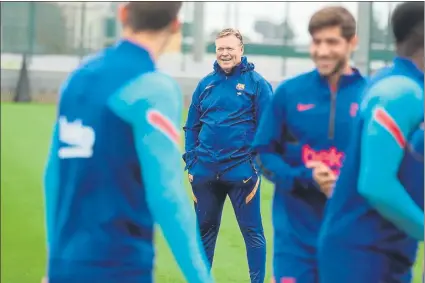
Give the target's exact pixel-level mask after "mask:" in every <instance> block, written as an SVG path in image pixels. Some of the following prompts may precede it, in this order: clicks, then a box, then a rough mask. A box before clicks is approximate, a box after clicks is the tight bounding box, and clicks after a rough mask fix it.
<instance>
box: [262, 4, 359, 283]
mask: <svg viewBox="0 0 425 283" xmlns="http://www.w3.org/2000/svg"><path fill="white" fill-rule="evenodd" d="M309 32H310V34H311V37H312V43H311V48H310V52H311V56H312V58H313V60H314V63H315V64H316V69H314V70H313V71H310V72H308V73H304V74H301V75H299V76H297V77H294V78H291V79H289V80H286V81H284V82H283V83H282V84H280V86H279V87H278V88H277V89H276V92H275V95H274V97H273V101H272V105H271V108H270V110H269V111H267V112H266V115H265V117H264V119H263V120H262V122H261V124H260V128H259V131H258V133H257V136H256V138H255V142H254V149H255V151H256V152H257V153H258V160H259V161H258V163H259V164H261V165H260V167H261V169H262V172H263V174H264V176H265V177H267V178H268V179H269V180H271V181H272V182H273V183H274V184H275V195H274V201H273V227H274V256H273V273H274V276H275V278H276V282H297V283H311V282H317V280H318V279H317V277H318V273H317V264H316V243H317V235H318V233H319V228H320V225H321V223H322V216H323V210H324V207H325V204H326V200H327V198H328V197H329V196H330V195H331V194H332V189H333V186H334V182H335V180H336V178H337V176H338V174H339V170H340V168H341V165H342V162H343V160H344V152H345V149H346V147H347V145H348V142H349V141H350V132H351V125H352V121H353V119H354V116H355V115H356V111H357V106H358V104H357V102H358V100H359V98H360V95H361V91H362V89H363V87H364V85H365V79H364V78H363V77H362V76H361V75H360V73H359V72H358V71H357V70H356V69H354V68H351V67H350V56H351V53H352V51H353V50H354V48H355V47H356V44H357V38H356V21H355V19H354V17H353V15H351V14H350V12H349V11H347V10H346V9H345V8H343V7H338V6H334V7H327V8H324V9H321V10H319V11H318V12H316V13H315V14H314V15H313V16H312V18H311V20H310V23H309Z"/></svg>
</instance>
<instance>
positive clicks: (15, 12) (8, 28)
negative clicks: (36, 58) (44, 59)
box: [1, 2, 68, 54]
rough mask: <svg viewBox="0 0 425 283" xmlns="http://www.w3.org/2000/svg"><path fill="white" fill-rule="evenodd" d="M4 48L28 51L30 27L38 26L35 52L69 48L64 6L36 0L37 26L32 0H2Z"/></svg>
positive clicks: (53, 52) (11, 50)
mask: <svg viewBox="0 0 425 283" xmlns="http://www.w3.org/2000/svg"><path fill="white" fill-rule="evenodd" d="M1 21H2V51H3V52H11V53H23V52H27V51H28V49H29V46H30V44H31V42H30V38H29V36H28V35H29V33H28V29H30V28H32V29H35V30H34V41H35V42H34V43H33V44H34V45H33V46H34V49H33V50H34V52H35V53H48V54H64V53H66V52H67V47H68V44H67V29H66V26H65V19H64V17H63V15H62V9H61V7H59V6H58V5H57V4H56V3H54V2H36V3H35V26H32V25H31V23H30V3H29V2H1Z"/></svg>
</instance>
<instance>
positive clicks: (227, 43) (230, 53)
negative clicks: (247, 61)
mask: <svg viewBox="0 0 425 283" xmlns="http://www.w3.org/2000/svg"><path fill="white" fill-rule="evenodd" d="M215 51H216V55H217V62H218V64H219V65H220V67H221V68H222V69H223V71H225V72H230V71H231V70H232V69H233V67H235V66H236V65H238V64H239V63H240V62H241V58H242V55H243V46H242V44H241V41H240V40H239V39H238V38H237V37H236V36H234V35H229V36H225V37H222V38H218V39H216V40H215Z"/></svg>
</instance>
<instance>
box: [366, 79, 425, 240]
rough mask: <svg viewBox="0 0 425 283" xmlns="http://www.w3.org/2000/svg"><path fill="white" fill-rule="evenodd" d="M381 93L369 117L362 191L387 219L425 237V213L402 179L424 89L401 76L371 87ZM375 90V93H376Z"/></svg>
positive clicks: (374, 95) (407, 230) (417, 122)
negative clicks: (400, 179)
mask: <svg viewBox="0 0 425 283" xmlns="http://www.w3.org/2000/svg"><path fill="white" fill-rule="evenodd" d="M371 92H372V93H370V95H371V97H380V99H381V101H380V102H379V103H378V104H377V105H376V106H374V108H373V109H372V111H370V113H371V114H369V116H368V117H365V125H364V131H363V133H362V141H361V148H362V150H361V157H360V159H361V166H360V177H359V184H358V190H359V193H360V194H361V195H362V196H363V197H364V198H365V199H367V200H368V201H369V203H370V204H371V205H372V206H373V207H374V208H375V209H376V210H377V211H378V212H379V213H380V214H381V215H382V216H383V217H384V218H386V219H387V220H389V221H391V222H392V223H394V225H396V226H397V227H398V228H400V229H401V230H403V231H405V232H406V233H407V234H409V235H411V236H413V237H414V238H415V239H418V240H423V239H424V215H423V211H422V209H421V208H420V207H418V206H417V205H416V203H415V202H414V200H412V198H411V197H410V195H409V194H408V193H407V192H406V191H405V189H404V187H403V186H402V184H401V183H400V181H399V179H398V171H399V166H400V163H401V160H402V158H403V156H404V150H405V145H406V137H408V135H409V134H410V133H411V131H412V129H414V128H416V127H417V126H418V125H419V121H420V120H421V119H422V115H423V110H422V107H423V102H422V100H421V95H423V94H421V89H420V88H419V87H418V86H416V85H412V83H411V82H408V81H407V82H406V81H405V80H402V79H399V80H395V81H391V82H390V84H382V85H380V86H379V87H376V88H374V89H372V90H371ZM373 92H375V93H373Z"/></svg>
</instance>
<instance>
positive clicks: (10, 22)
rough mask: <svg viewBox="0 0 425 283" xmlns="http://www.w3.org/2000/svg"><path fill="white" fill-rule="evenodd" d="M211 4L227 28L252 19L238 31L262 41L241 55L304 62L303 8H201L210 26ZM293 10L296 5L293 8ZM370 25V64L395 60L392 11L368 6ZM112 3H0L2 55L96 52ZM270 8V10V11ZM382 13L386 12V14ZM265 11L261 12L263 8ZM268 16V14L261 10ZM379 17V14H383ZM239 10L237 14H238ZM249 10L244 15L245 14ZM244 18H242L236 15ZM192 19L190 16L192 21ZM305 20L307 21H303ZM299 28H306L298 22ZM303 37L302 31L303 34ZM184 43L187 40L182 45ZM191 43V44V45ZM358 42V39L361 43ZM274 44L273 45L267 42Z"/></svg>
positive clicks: (110, 27) (110, 26)
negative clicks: (299, 15)
mask: <svg viewBox="0 0 425 283" xmlns="http://www.w3.org/2000/svg"><path fill="white" fill-rule="evenodd" d="M266 4H267V5H279V6H276V7H277V8H276V7H275V9H276V10H277V9H281V8H282V10H281V11H280V10H279V11H280V12H279V13H274V14H276V15H278V16H279V17H280V15H281V19H278V20H274V21H273V20H268V19H265V18H264V17H262V16H261V13H260V12H259V11H258V10H259V9H254V8H255V7H254V6H252V8H253V9H250V10H249V11H251V13H253V14H252V15H250V14H248V15H246V13H247V12H246V11H245V12H244V10H243V9H247V6H249V5H266ZM193 5H194V3H193V2H185V4H184V7H183V9H182V13H183V14H185V24H184V25H183V36H184V38H185V39H186V40H184V41H183V42H184V43H183V46H182V53H190V52H191V51H192V49H193V46H192V44H191V43H190V44H189V43H187V42H194V41H193V38H192V30H193V24H192V22H191V19H190V18H191V17H190V15H189V17H186V16H188V14H191V13H192V14H193ZM214 5H222V6H223V9H222V10H220V11H219V12H218V13H220V15H221V16H223V15H224V16H225V18H226V19H227V18H229V19H231V20H229V22H225V23H223V26H224V25H228V24H230V25H231V26H236V27H239V26H238V25H241V24H240V23H239V20H240V19H241V16H244V17H250V18H252V19H255V20H254V21H253V23H252V27H247V26H242V27H243V28H242V29H241V30H242V31H243V30H244V29H245V30H246V29H247V28H251V29H252V30H253V31H254V32H255V33H257V34H260V35H261V37H262V41H261V42H258V41H255V40H254V41H253V40H251V39H250V38H249V36H246V46H245V52H246V54H248V55H262V56H274V57H281V58H295V59H304V58H309V54H308V50H307V49H306V48H300V47H297V46H294V40H295V39H296V38H297V36H299V34H296V32H295V29H294V26H295V25H296V24H298V22H297V19H294V18H291V15H292V14H293V13H292V12H291V11H295V10H300V9H302V7H298V6H299V5H302V3H301V4H300V3H289V2H287V3H280V4H279V3H277V2H276V3H274V4H271V3H253V2H250V3H232V4H229V3H227V4H226V3H209V2H207V3H205V17H206V18H205V19H204V20H205V21H206V22H211V21H214V19H215V17H217V14H214V13H216V12H213V11H214ZM297 5H298V6H297ZM373 5H374V6H373V10H374V14H373V20H372V25H371V54H370V55H371V56H370V57H371V60H372V61H389V60H390V59H391V57H392V56H393V55H394V52H393V47H392V45H391V42H392V37H391V33H390V31H389V29H388V24H387V20H388V18H389V15H390V11H391V10H392V7H390V8H388V7H389V5H392V4H389V3H384V2H381V3H374V4H373ZM116 7H117V5H116V4H115V3H113V2H1V24H2V27H1V28H2V30H1V36H2V38H1V51H2V52H3V53H20V54H22V53H27V54H55V55H79V56H84V55H86V54H87V53H90V52H93V51H96V50H98V49H100V48H102V47H104V46H106V45H109V44H111V43H113V42H114V41H115V39H116V38H117V32H118V31H117V27H118V25H117V22H116V20H115V17H114V16H115V11H116ZM272 8H273V7H272ZM384 8H385V9H386V10H385V9H384ZM263 10H264V9H263ZM265 10H267V11H269V10H270V9H265ZM384 10H385V12H383V13H380V12H381V11H384ZM240 11H242V12H240ZM247 11H248V10H247ZM238 13H244V14H245V15H239V14H238ZM192 18H193V17H192ZM307 20H308V19H306V21H307ZM300 24H302V25H306V24H307V23H306V22H305V20H302V23H300ZM216 29H218V28H215V29H214V30H208V31H206V32H205V38H206V42H207V44H206V47H205V52H206V53H214V52H215V48H214V44H213V40H214V33H215V32H216ZM303 32H306V31H303ZM187 39H189V40H187ZM191 39H192V40H191ZM360 40H362V39H360ZM271 41H274V42H273V43H270V42H271Z"/></svg>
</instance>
